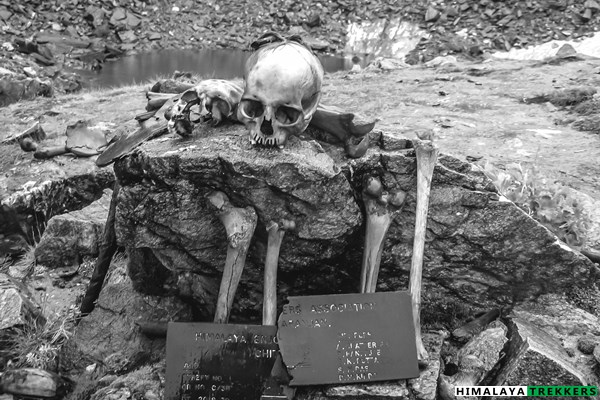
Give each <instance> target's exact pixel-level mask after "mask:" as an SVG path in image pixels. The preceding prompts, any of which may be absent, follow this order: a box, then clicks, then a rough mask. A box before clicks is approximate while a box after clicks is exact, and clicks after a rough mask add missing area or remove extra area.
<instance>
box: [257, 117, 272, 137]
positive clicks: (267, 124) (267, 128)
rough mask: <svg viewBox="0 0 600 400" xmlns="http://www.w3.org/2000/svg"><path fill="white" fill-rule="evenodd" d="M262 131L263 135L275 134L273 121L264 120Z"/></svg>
mask: <svg viewBox="0 0 600 400" xmlns="http://www.w3.org/2000/svg"><path fill="white" fill-rule="evenodd" d="M260 131H261V132H262V134H263V135H267V136H271V135H272V134H273V124H271V121H267V120H264V121H263V123H262V124H261V125H260Z"/></svg>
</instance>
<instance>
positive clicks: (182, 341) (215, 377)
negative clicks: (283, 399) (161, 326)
mask: <svg viewBox="0 0 600 400" xmlns="http://www.w3.org/2000/svg"><path fill="white" fill-rule="evenodd" d="M276 329H277V328H276V327H275V326H261V325H231V324H213V323H191V322H190V323H174V322H172V323H169V327H168V329H167V375H166V387H165V400H242V399H243V400H252V399H255V400H258V399H260V397H261V394H262V392H263V389H264V387H265V383H266V380H267V379H268V378H269V377H270V375H271V370H272V368H273V364H274V362H275V359H276V358H277V355H278V346H277V336H276Z"/></svg>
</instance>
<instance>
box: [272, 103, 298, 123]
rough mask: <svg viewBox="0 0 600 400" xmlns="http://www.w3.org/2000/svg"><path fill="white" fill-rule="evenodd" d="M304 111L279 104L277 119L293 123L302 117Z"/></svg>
mask: <svg viewBox="0 0 600 400" xmlns="http://www.w3.org/2000/svg"><path fill="white" fill-rule="evenodd" d="M302 114H303V113H302V111H299V110H297V109H295V108H292V107H288V106H279V107H277V111H275V120H276V121H277V122H279V123H280V124H283V125H291V124H295V123H296V122H298V120H299V119H300V118H301V117H302Z"/></svg>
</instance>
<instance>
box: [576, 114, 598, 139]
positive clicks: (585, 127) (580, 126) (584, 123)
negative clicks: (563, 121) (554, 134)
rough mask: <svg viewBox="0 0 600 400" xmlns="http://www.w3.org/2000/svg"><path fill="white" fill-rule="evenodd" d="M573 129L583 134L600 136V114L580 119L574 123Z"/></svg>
mask: <svg viewBox="0 0 600 400" xmlns="http://www.w3.org/2000/svg"><path fill="white" fill-rule="evenodd" d="M573 128H575V129H577V130H579V131H583V132H593V133H597V134H600V114H599V115H593V116H586V117H582V118H578V119H577V120H576V121H575V122H573Z"/></svg>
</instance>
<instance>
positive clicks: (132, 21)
mask: <svg viewBox="0 0 600 400" xmlns="http://www.w3.org/2000/svg"><path fill="white" fill-rule="evenodd" d="M141 23H142V20H141V19H140V18H138V17H137V16H136V15H134V14H132V13H131V12H127V19H126V21H125V24H126V25H127V26H128V27H129V28H131V29H133V28H137V27H139V26H140V24H141Z"/></svg>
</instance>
